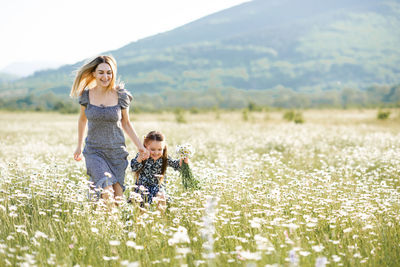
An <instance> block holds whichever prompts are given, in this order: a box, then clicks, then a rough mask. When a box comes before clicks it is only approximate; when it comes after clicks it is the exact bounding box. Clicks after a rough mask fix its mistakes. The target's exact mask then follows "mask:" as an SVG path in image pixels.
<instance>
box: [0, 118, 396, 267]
mask: <svg viewBox="0 0 400 267" xmlns="http://www.w3.org/2000/svg"><path fill="white" fill-rule="evenodd" d="M397 113H398V111H393V113H392V114H393V115H394V117H393V118H390V119H388V120H385V121H379V120H377V119H376V110H364V111H362V110H348V111H341V110H337V111H333V110H326V111H325V110H314V111H304V112H303V117H304V123H301V124H295V123H293V122H287V121H285V120H284V119H283V112H279V111H275V112H258V113H252V112H250V113H249V114H246V116H247V117H246V118H245V119H244V118H243V116H242V113H240V112H229V113H228V112H219V113H217V114H216V113H212V112H209V113H199V114H186V118H185V119H186V121H187V123H178V122H176V119H175V117H174V114H170V113H162V114H138V115H136V114H133V115H132V118H131V119H132V121H133V124H134V127H135V129H136V131H137V132H138V134H139V135H140V136H142V135H143V134H145V133H147V132H148V131H150V130H160V131H162V132H163V133H164V134H165V136H166V138H167V143H168V146H169V152H170V155H171V156H172V157H176V155H175V154H174V151H175V149H174V148H175V146H176V145H179V144H184V143H190V144H191V145H192V146H193V147H194V148H195V150H196V153H195V155H194V156H193V157H192V158H191V162H190V166H191V169H192V172H193V174H194V176H195V177H196V179H197V180H199V182H200V185H201V189H200V190H195V191H190V190H188V191H186V190H184V188H183V186H182V184H181V180H180V176H179V173H177V172H175V171H174V170H172V169H168V177H167V188H168V191H167V192H168V194H169V196H170V198H171V199H170V202H169V204H168V209H167V210H166V212H165V213H161V212H160V211H158V210H157V209H156V208H155V207H154V206H150V207H148V208H147V209H146V211H140V210H139V208H138V207H137V206H136V205H133V204H128V203H126V202H125V201H124V202H123V203H120V204H119V206H118V207H116V208H113V209H112V210H109V209H107V208H104V207H102V206H101V205H99V203H97V202H90V201H88V199H87V186H88V183H87V181H88V178H87V176H86V171H85V165H84V162H83V161H81V162H75V161H74V160H73V156H72V154H73V151H74V149H75V146H76V140H77V118H78V116H77V115H60V114H51V113H5V112H1V113H0V126H1V127H0V148H1V149H0V223H1V224H0V266H75V265H76V266H78V265H79V266H152V265H154V266H182V265H188V266H400V257H399V255H400V226H399V225H400V180H399V179H400V119H399V118H398V117H399V115H398V114H397ZM396 116H397V117H396ZM127 145H128V150H129V151H130V156H129V159H131V158H132V157H133V156H134V155H135V154H136V148H135V147H134V145H133V144H132V143H131V142H130V141H128V142H127ZM133 179H134V177H133V175H132V174H131V173H130V172H129V169H127V177H126V184H127V190H126V191H125V196H126V197H128V196H129V195H130V194H131V192H132V191H133V190H132V189H133V184H134V183H133Z"/></svg>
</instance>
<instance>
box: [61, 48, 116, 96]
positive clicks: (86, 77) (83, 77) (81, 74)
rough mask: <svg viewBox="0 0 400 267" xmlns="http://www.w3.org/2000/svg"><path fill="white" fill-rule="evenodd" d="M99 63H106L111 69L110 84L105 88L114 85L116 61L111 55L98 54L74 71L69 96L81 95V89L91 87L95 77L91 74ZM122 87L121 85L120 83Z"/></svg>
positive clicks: (110, 88) (112, 87) (109, 88)
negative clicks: (74, 74)
mask: <svg viewBox="0 0 400 267" xmlns="http://www.w3.org/2000/svg"><path fill="white" fill-rule="evenodd" d="M101 63H107V64H108V65H109V66H110V67H111V70H112V74H113V75H112V78H111V82H110V84H109V85H108V86H107V90H112V89H114V87H115V80H116V76H117V61H116V60H115V58H113V57H112V56H105V55H103V56H98V57H96V58H95V59H92V60H91V61H89V62H88V63H86V64H85V65H83V66H82V67H81V68H80V69H78V71H77V72H76V76H75V80H74V84H73V85H72V88H71V92H70V94H69V95H70V96H72V97H77V96H80V95H82V92H83V90H85V88H86V87H92V86H93V85H94V82H95V78H94V76H93V72H95V71H96V68H97V66H98V65H100V64H101ZM122 87H123V85H122Z"/></svg>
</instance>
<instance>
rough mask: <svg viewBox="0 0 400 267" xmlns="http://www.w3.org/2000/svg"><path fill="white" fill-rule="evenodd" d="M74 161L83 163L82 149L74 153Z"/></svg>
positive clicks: (77, 149) (78, 148)
mask: <svg viewBox="0 0 400 267" xmlns="http://www.w3.org/2000/svg"><path fill="white" fill-rule="evenodd" d="M74 160H76V161H81V160H82V148H80V147H77V148H76V150H75V152H74Z"/></svg>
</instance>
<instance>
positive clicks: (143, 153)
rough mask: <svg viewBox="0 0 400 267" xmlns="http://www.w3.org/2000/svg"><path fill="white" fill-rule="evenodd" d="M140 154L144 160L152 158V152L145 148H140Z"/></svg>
mask: <svg viewBox="0 0 400 267" xmlns="http://www.w3.org/2000/svg"><path fill="white" fill-rule="evenodd" d="M139 154H140V156H141V157H142V158H143V160H146V159H148V158H149V157H150V152H149V151H148V150H147V148H145V147H144V146H142V147H141V148H139Z"/></svg>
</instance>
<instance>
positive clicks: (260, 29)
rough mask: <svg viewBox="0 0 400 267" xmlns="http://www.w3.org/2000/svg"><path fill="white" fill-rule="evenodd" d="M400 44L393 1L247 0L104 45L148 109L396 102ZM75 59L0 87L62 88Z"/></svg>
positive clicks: (15, 90) (24, 90) (398, 5)
mask: <svg viewBox="0 0 400 267" xmlns="http://www.w3.org/2000/svg"><path fill="white" fill-rule="evenodd" d="M127 34H129V33H127ZM398 47H400V2H399V1H395V0H390V1H389V0H388V1H380V0H346V1H345V0H326V1H319V0H304V1H296V0H280V1H276V0H271V1H268V0H253V1H251V2H248V3H244V4H242V5H239V6H236V7H233V8H230V9H227V10H224V11H221V12H218V13H215V14H212V15H210V16H207V17H204V18H202V19H200V20H197V21H194V22H192V23H189V24H187V25H184V26H182V27H179V28H177V29H174V30H172V31H169V32H165V33H162V34H158V35H155V36H151V37H149V38H145V39H142V40H139V41H137V42H133V43H131V44H129V45H127V46H125V47H122V48H120V49H118V50H115V51H109V52H105V53H107V54H112V55H113V56H115V57H116V58H117V61H118V66H119V73H118V75H119V76H120V77H121V79H122V80H124V81H125V82H126V84H127V87H128V89H130V90H131V91H133V93H134V95H135V96H136V97H137V98H138V99H139V100H140V103H141V105H144V106H143V107H147V108H149V109H151V108H157V107H168V106H200V107H212V106H220V107H243V106H246V105H247V104H248V103H249V102H251V101H253V102H255V103H257V104H258V105H272V106H321V105H322V106H324V105H327V106H346V105H348V104H349V103H351V104H355V105H360V106H368V105H376V104H377V103H378V104H379V103H381V104H385V103H386V104H387V103H390V104H397V103H398V102H399V101H400V99H398V96H399V95H400V92H398V91H397V90H398V88H399V87H398V86H397V85H398V84H400V49H398ZM81 64H82V62H78V63H76V64H74V65H69V66H63V67H61V68H59V69H57V70H51V71H43V72H38V73H35V74H34V75H33V76H30V77H27V78H24V79H20V80H17V81H14V82H10V81H3V82H2V83H1V88H0V94H1V96H2V97H6V96H15V95H20V96H24V95H25V96H26V95H27V94H34V95H38V94H44V93H49V92H53V93H54V94H56V95H60V96H64V97H66V96H67V94H68V92H69V88H70V86H71V83H72V79H73V74H72V72H73V70H74V69H76V68H77V67H79V66H80V65H81ZM377 95H378V97H377ZM151 96H156V97H155V98H152V97H151ZM396 97H397V98H396ZM150 98H151V99H150ZM147 99H149V100H147ZM349 99H350V100H349ZM370 100H371V101H370ZM372 100H373V101H372ZM349 101H350V102H349Z"/></svg>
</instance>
